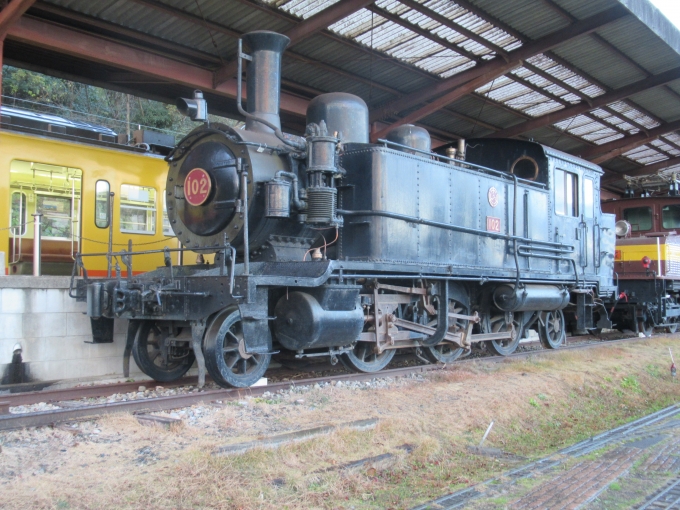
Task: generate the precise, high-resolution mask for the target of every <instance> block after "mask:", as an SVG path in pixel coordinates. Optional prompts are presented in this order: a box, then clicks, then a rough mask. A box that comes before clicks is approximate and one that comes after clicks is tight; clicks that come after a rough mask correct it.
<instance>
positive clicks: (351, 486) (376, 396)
mask: <svg viewBox="0 0 680 510" xmlns="http://www.w3.org/2000/svg"><path fill="white" fill-rule="evenodd" d="M669 346H670V347H673V349H674V351H677V352H678V353H680V336H677V335H673V336H655V337H653V338H650V339H640V341H639V342H637V343H635V344H623V345H616V344H610V345H607V344H606V343H605V344H603V345H602V346H598V347H596V348H592V349H589V350H585V351H571V352H570V351H565V352H561V353H556V354H555V355H552V356H550V357H547V356H540V355H537V356H533V357H531V358H529V359H525V360H507V361H506V362H503V363H498V364H493V363H488V362H484V361H483V360H480V361H476V362H474V363H470V364H465V365H459V366H457V367H456V366H454V367H452V368H449V369H447V370H442V371H437V372H433V373H429V374H428V375H426V376H418V377H411V378H403V379H398V380H394V381H392V380H388V379H384V378H383V379H379V380H377V381H374V382H373V383H369V384H368V385H366V384H365V383H362V384H355V385H349V386H347V385H343V386H341V387H340V386H331V385H328V386H325V387H319V388H307V389H304V388H302V389H300V388H298V389H296V391H288V392H284V393H282V394H278V395H270V396H266V397H261V398H246V399H244V400H243V401H240V402H232V403H228V404H224V405H215V406H211V405H208V404H206V405H202V406H194V407H193V408H187V409H183V410H177V411H175V412H174V413H173V416H174V417H176V418H180V421H179V422H178V423H176V424H173V425H171V426H169V427H164V426H151V427H150V426H144V425H142V424H140V423H139V422H138V421H137V419H136V418H135V417H134V416H132V415H117V416H111V417H106V418H102V419H100V420H98V421H97V422H82V423H76V424H69V425H65V426H61V427H57V428H40V429H29V430H21V431H14V432H8V433H4V434H1V435H0V444H1V446H2V450H1V452H0V506H1V507H3V508H59V509H66V508H97V509H102V510H103V509H108V508H145V509H146V508H164V509H165V508H178V509H179V508H225V509H226V508H229V509H234V508H243V509H250V508H291V509H292V508H305V509H307V508H329V509H330V508H345V509H350V508H357V509H358V508H409V507H411V506H414V505H416V504H419V503H422V502H424V501H428V500H430V499H433V498H436V497H439V496H441V495H443V494H446V493H447V492H451V491H453V490H456V489H459V488H462V487H465V486H467V485H471V484H474V483H476V482H478V481H481V480H483V479H486V478H488V477H489V476H491V475H493V474H495V473H499V472H501V471H504V470H507V469H508V468H509V467H510V466H512V465H514V463H516V462H519V461H522V460H523V459H525V458H533V457H536V456H539V455H544V454H546V453H548V452H551V451H554V450H556V449H558V448H561V447H563V446H565V445H567V444H570V443H573V442H576V441H578V440H581V439H584V438H586V437H589V436H590V435H592V434H595V433H597V432H600V431H602V430H606V429H608V428H611V427H614V426H616V425H617V424H620V423H622V422H625V421H628V420H631V419H633V418H636V417H638V416H641V415H644V414H647V413H649V412H652V411H654V410H656V409H659V408H661V407H664V406H667V405H670V404H672V403H675V402H677V401H678V400H680V383H678V381H677V379H673V378H671V376H670V370H669V369H670V358H669V355H668V348H669ZM365 418H375V419H377V420H378V424H377V425H376V426H375V427H374V428H372V429H368V430H354V429H350V428H342V427H341V428H340V429H338V430H336V431H334V432H331V433H330V434H327V435H323V436H318V437H316V438H313V439H309V440H305V441H301V442H297V443H292V444H287V445H284V446H282V447H280V448H277V449H262V448H257V449H254V450H251V451H248V452H246V453H242V454H237V455H228V456H223V455H218V454H217V453H218V451H219V448H220V447H222V446H225V445H228V444H232V443H240V442H244V441H252V440H256V439H263V438H267V437H270V436H273V435H277V434H282V433H286V432H291V431H296V430H301V429H307V428H311V427H317V426H319V425H324V424H344V423H348V422H351V421H353V420H359V419H365ZM492 420H493V421H494V427H493V429H492V431H491V433H490V434H489V437H488V439H487V442H486V443H485V446H491V447H496V448H500V449H502V450H503V451H505V452H507V453H508V454H509V455H507V456H505V457H501V458H493V457H486V456H478V455H475V454H473V453H471V452H470V450H469V449H468V446H471V445H474V444H477V443H478V442H479V440H480V439H481V436H482V435H483V433H484V431H485V430H486V428H487V426H488V425H489V423H490V422H491V421H492ZM385 454H389V455H385ZM380 455H382V456H383V457H382V459H383V460H382V461H381V463H379V464H378V463H370V462H369V463H367V464H364V465H362V466H359V467H353V468H347V466H345V464H346V463H349V462H352V461H357V460H360V459H364V458H367V457H373V456H380Z"/></svg>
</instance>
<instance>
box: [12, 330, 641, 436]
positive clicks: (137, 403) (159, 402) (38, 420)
mask: <svg viewBox="0 0 680 510" xmlns="http://www.w3.org/2000/svg"><path fill="white" fill-rule="evenodd" d="M638 340H640V339H639V338H637V337H635V338H623V339H618V340H608V341H606V342H602V341H592V342H583V343H576V344H573V345H567V346H565V347H562V348H560V349H557V350H546V349H541V350H528V351H523V352H516V353H513V354H511V355H509V356H485V357H476V358H466V359H462V360H458V361H456V362H455V363H454V364H452V365H450V366H451V367H456V366H461V365H465V364H468V363H475V362H480V361H483V362H490V363H499V362H503V361H506V360H513V359H521V358H527V357H530V356H550V355H551V354H554V353H558V352H564V351H568V350H582V349H588V348H591V347H598V346H599V347H601V346H613V345H617V344H621V343H630V342H634V341H638ZM447 368H448V367H447V366H446V365H416V366H409V367H403V368H394V369H388V370H382V371H380V372H374V373H351V374H340V375H332V376H325V377H312V378H307V379H298V380H295V381H292V380H286V381H280V382H274V383H271V384H267V385H265V386H255V387H250V388H238V389H236V388H234V389H224V388H219V389H212V390H201V391H193V392H190V393H186V394H179V395H172V396H164V397H151V398H141V399H137V400H128V401H123V402H113V403H106V404H94V405H88V404H87V403H86V402H83V403H82V406H76V407H71V406H69V407H68V408H63V409H53V410H49V411H39V412H30V413H17V414H0V431H2V430H12V429H18V428H24V427H40V426H46V425H54V424H57V423H62V422H67V421H78V420H84V419H92V418H95V417H98V416H103V415H107V414H114V413H121V412H131V413H149V412H157V411H166V410H170V409H177V408H181V407H189V406H192V405H194V404H198V403H200V402H203V403H206V404H209V403H215V402H223V401H230V400H239V399H243V398H244V397H246V396H259V395H262V394H264V393H265V392H271V393H274V392H277V391H279V390H282V389H288V388H290V387H291V386H304V385H313V384H315V383H319V382H332V381H343V382H344V381H370V380H372V379H375V378H384V377H404V376H408V375H412V374H419V373H426V372H431V371H436V370H445V369H447ZM189 381H192V382H194V381H195V378H187V379H184V380H182V381H175V382H174V384H172V385H171V384H165V385H164V387H166V388H171V387H177V386H181V385H182V384H187V383H188V382H189ZM139 385H140V383H139V382H136V383H121V384H109V385H96V386H85V387H76V388H68V389H61V390H48V391H37V392H30V393H23V394H21V393H20V394H9V395H2V396H0V405H1V406H2V409H5V410H6V411H9V407H16V406H20V405H29V404H34V403H38V402H50V403H54V404H55V405H59V403H60V402H66V401H70V402H72V401H73V400H77V399H83V398H94V397H104V396H108V395H112V394H115V393H126V392H129V391H136V389H137V388H138V387H139Z"/></svg>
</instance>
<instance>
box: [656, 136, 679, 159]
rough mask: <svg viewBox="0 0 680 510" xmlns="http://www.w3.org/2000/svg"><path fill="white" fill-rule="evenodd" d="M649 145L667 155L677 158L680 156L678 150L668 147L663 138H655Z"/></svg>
mask: <svg viewBox="0 0 680 510" xmlns="http://www.w3.org/2000/svg"><path fill="white" fill-rule="evenodd" d="M649 145H652V146H654V147H655V148H657V149H659V150H662V151H664V152H665V153H667V154H672V155H673V156H678V155H680V150H678V149H676V148H675V147H673V146H672V145H670V144H669V143H668V142H666V141H665V140H664V139H663V138H657V139H656V140H652V141H651V142H650V143H649Z"/></svg>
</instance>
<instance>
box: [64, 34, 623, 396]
mask: <svg viewBox="0 0 680 510" xmlns="http://www.w3.org/2000/svg"><path fill="white" fill-rule="evenodd" d="M244 40H245V41H246V43H247V44H248V46H249V47H250V48H251V51H252V54H251V55H245V54H242V52H241V49H240V45H239V64H240V60H241V59H242V58H243V59H245V60H248V62H249V64H248V94H247V97H248V112H246V111H245V110H243V109H242V108H241V107H240V103H239V104H238V106H239V109H240V110H241V111H242V113H243V114H244V115H245V116H246V119H247V121H246V129H245V130H235V129H232V128H228V127H226V126H220V125H213V126H208V125H204V126H201V127H198V128H197V129H196V130H194V132H192V133H191V134H189V135H188V136H187V137H186V138H185V139H184V140H183V141H182V142H180V144H179V145H178V147H177V148H176V149H175V150H174V151H173V153H171V155H170V156H169V157H168V161H169V164H170V168H169V173H168V181H167V186H166V190H167V197H166V198H167V200H168V217H169V219H170V221H171V225H172V227H173V230H174V231H175V233H176V234H177V236H178V238H179V239H180V241H181V242H182V243H183V244H184V245H185V246H186V249H191V250H194V251H199V252H206V253H207V252H211V253H215V262H214V263H213V264H209V265H196V266H181V267H174V266H173V265H172V258H171V257H170V255H169V253H170V251H171V250H165V253H166V256H165V261H166V267H162V268H159V269H157V270H155V271H152V272H150V273H146V274H144V275H139V276H135V275H134V274H133V271H132V255H137V254H139V253H145V254H148V253H150V252H148V251H147V252H134V253H133V247H132V246H129V249H128V250H124V251H121V252H117V253H113V254H109V255H111V256H116V257H119V258H120V259H121V260H122V261H123V263H124V265H126V266H127V267H126V269H127V275H126V276H123V275H122V274H121V272H120V271H118V272H117V276H116V278H113V279H102V280H96V281H95V280H91V279H88V278H87V277H85V278H84V279H83V280H79V281H78V282H77V284H76V283H75V282H74V283H73V286H74V289H73V290H74V292H75V293H74V294H73V296H74V297H77V298H78V299H80V300H86V301H87V304H88V306H87V309H88V315H89V316H90V317H91V319H92V323H93V332H94V333H95V341H106V339H107V338H108V333H107V332H108V331H109V330H110V328H112V324H113V318H114V317H118V318H126V319H129V320H130V322H129V329H128V333H127V344H126V350H125V363H126V365H125V366H126V367H128V366H129V357H130V354H132V355H133V356H134V357H135V360H136V361H137V364H138V365H139V366H140V368H141V369H142V370H143V371H144V372H145V373H146V374H147V375H149V376H151V377H153V378H154V379H157V380H160V381H168V380H172V379H176V378H177V377H180V376H181V375H183V374H184V373H185V372H186V371H187V370H188V368H189V367H190V366H191V364H192V363H193V360H194V357H195V358H196V360H197V363H198V368H199V384H200V385H202V384H203V383H204V378H205V373H206V370H207V372H209V373H210V375H211V376H212V378H213V379H214V380H215V381H216V382H217V383H218V384H220V385H223V386H237V387H243V386H249V385H252V384H254V383H255V382H256V381H257V380H258V379H259V378H260V377H261V376H262V375H263V374H264V373H265V371H266V368H267V366H268V364H269V362H270V360H271V356H272V355H273V354H276V353H278V352H280V351H281V350H285V351H286V352H288V353H290V354H291V355H294V356H296V357H306V356H330V358H331V360H332V362H336V361H338V360H340V361H342V362H343V363H344V364H345V365H347V366H348V367H350V368H351V369H354V370H361V371H369V372H370V371H376V370H380V369H382V368H383V367H384V366H386V365H387V364H388V363H389V361H390V360H391V359H392V357H393V356H394V353H395V352H396V350H397V349H400V348H408V349H415V352H416V354H417V355H418V356H420V357H424V358H427V359H428V360H430V361H442V362H449V361H453V360H454V359H456V358H457V357H459V356H460V355H461V354H463V353H464V352H470V349H471V347H472V345H473V344H480V343H482V342H483V343H484V344H485V345H487V346H488V348H490V349H492V350H493V351H495V352H497V353H498V354H503V355H504V354H509V353H511V352H513V351H514V350H515V349H516V347H517V345H518V343H519V341H520V339H521V337H522V335H523V332H524V331H525V330H526V329H529V328H535V329H537V330H538V333H539V337H540V339H541V341H542V342H543V344H544V345H545V346H547V347H550V348H556V347H559V346H560V345H561V344H562V343H563V342H564V340H565V335H566V329H567V325H568V324H570V325H571V324H573V327H574V328H575V329H579V330H584V329H588V328H593V327H595V325H596V323H597V322H599V324H600V325H603V324H604V325H608V324H609V323H608V317H607V315H608V314H607V310H606V308H605V307H604V306H602V303H601V299H602V298H609V297H610V296H612V295H613V294H614V291H615V286H614V285H613V283H612V268H613V259H614V218H613V216H612V215H609V214H603V213H602V212H601V210H600V207H599V178H600V176H601V175H602V171H601V170H600V168H599V167H597V166H596V165H593V164H590V163H588V162H585V161H583V160H580V159H578V158H575V157H573V156H570V155H567V154H564V153H561V152H559V151H556V150H553V149H550V148H547V147H544V146H541V145H539V144H536V143H533V142H521V141H514V140H473V141H469V142H468V144H467V155H465V154H464V152H465V148H466V147H465V144H462V145H461V149H462V151H460V150H459V151H458V153H457V154H456V157H453V158H452V157H447V156H441V155H438V154H435V153H432V152H431V151H430V150H429V135H427V133H426V132H423V131H424V130H422V128H416V127H415V126H410V127H408V128H407V129H406V130H403V129H402V130H400V131H399V132H397V133H395V134H394V135H393V136H388V140H380V141H379V143H377V144H370V143H368V120H367V119H368V112H367V108H366V106H365V104H364V103H363V101H361V100H360V99H359V98H356V97H355V96H351V95H349V94H326V95H322V96H319V97H318V98H316V99H315V100H313V101H312V103H311V104H310V108H309V110H308V119H307V120H308V128H307V132H306V133H305V136H304V137H296V136H293V135H284V134H283V133H281V131H280V121H279V119H278V94H279V81H280V79H279V76H280V56H281V53H282V51H283V50H284V48H285V46H286V44H287V38H286V37H285V36H281V35H279V34H275V33H273V32H266V31H260V32H254V33H251V34H247V35H246V36H244ZM199 97H200V96H197V98H199ZM239 97H240V94H239ZM197 168H199V169H201V170H203V171H204V172H205V173H206V174H207V175H209V176H210V179H211V182H210V190H209V192H207V193H206V194H205V196H201V197H200V199H199V200H194V199H193V198H192V199H191V201H190V200H187V195H186V189H185V188H186V186H187V183H188V184H189V185H191V177H189V174H190V172H193V171H194V170H195V169H197ZM199 174H200V173H199ZM192 175H196V173H194V174H192ZM200 175H203V174H200ZM192 202H195V203H192ZM198 202H200V203H198ZM324 233H326V234H328V233H330V235H331V236H334V237H335V239H334V240H332V241H331V242H330V243H329V241H328V239H327V238H326V237H325V236H324V235H323V234H324ZM83 260H84V256H78V260H77V263H76V269H77V268H84V264H83ZM76 272H77V271H76V270H75V269H74V277H75V275H76ZM75 287H77V288H75ZM126 373H127V368H126Z"/></svg>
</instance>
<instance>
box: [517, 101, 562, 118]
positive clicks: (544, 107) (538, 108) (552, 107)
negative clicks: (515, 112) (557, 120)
mask: <svg viewBox="0 0 680 510" xmlns="http://www.w3.org/2000/svg"><path fill="white" fill-rule="evenodd" d="M562 108H564V105H563V104H562V103H558V102H557V101H555V100H554V99H549V98H548V100H547V101H543V102H542V103H540V104H536V105H535V106H532V107H531V108H527V109H525V110H524V113H526V114H527V115H531V116H532V117H540V116H541V115H546V114H548V113H552V112H555V111H557V110H561V109H562Z"/></svg>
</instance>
